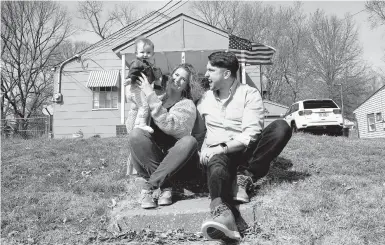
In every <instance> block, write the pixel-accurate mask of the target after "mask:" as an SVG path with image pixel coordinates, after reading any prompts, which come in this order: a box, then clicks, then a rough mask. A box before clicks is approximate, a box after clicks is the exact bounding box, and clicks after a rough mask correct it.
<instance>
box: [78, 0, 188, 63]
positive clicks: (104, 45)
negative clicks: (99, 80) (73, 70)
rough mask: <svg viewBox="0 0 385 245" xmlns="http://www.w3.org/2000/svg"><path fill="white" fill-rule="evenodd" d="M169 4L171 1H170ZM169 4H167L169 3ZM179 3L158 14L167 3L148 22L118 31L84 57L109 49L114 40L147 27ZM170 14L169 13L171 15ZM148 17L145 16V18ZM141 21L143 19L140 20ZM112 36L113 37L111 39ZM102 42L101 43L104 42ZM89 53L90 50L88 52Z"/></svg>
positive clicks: (138, 23)
mask: <svg viewBox="0 0 385 245" xmlns="http://www.w3.org/2000/svg"><path fill="white" fill-rule="evenodd" d="M170 2H171V1H170ZM170 2H169V3H170ZM180 2H181V1H178V2H177V3H176V4H174V5H172V6H171V7H169V8H168V9H166V10H164V11H163V12H160V11H159V10H161V9H163V8H164V7H166V6H167V5H168V4H169V3H167V4H166V5H165V6H163V7H162V8H161V9H159V10H157V11H153V12H155V13H152V15H154V14H155V16H154V17H152V18H151V17H150V18H151V19H149V20H148V21H146V22H144V23H142V24H140V21H138V22H137V23H135V25H132V26H131V25H130V26H128V27H129V28H127V29H124V30H123V29H122V31H120V33H115V34H113V35H111V36H110V38H108V40H107V39H104V40H106V41H105V42H104V43H102V44H101V45H100V46H99V47H95V49H93V50H92V53H88V54H85V55H84V57H88V56H91V55H93V54H94V53H98V52H99V51H101V50H102V49H103V48H105V47H107V46H108V47H109V48H110V44H113V42H114V41H115V40H119V39H120V38H121V36H122V35H130V34H132V33H133V32H134V31H135V30H138V29H139V28H141V27H143V26H145V25H147V24H148V23H150V22H151V21H153V20H155V19H156V18H158V17H159V16H162V15H165V14H164V13H166V12H167V11H169V10H170V9H172V8H173V7H175V6H176V5H178V4H179V3H180ZM173 11H174V10H171V12H173ZM171 12H170V13H171ZM147 16H149V15H146V16H145V17H147ZM142 19H143V18H142ZM112 36H113V37H112ZM104 40H103V41H104ZM90 51H91V50H90Z"/></svg>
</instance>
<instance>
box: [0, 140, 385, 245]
mask: <svg viewBox="0 0 385 245" xmlns="http://www.w3.org/2000/svg"><path fill="white" fill-rule="evenodd" d="M1 147H2V149H1V151H2V156H1V158H2V166H1V178H2V179H1V237H2V244H20V243H21V244H85V243H95V244H96V243H97V244H101V242H97V241H96V240H90V237H95V234H98V235H100V236H102V235H103V232H105V231H106V227H107V225H108V219H109V217H108V211H109V207H108V206H109V205H111V203H112V201H111V200H112V199H115V200H118V199H120V198H123V197H127V196H128V198H132V200H135V198H136V196H137V189H136V188H135V186H134V185H133V184H132V183H131V182H129V181H128V180H127V178H126V177H125V173H126V159H127V147H128V142H127V141H126V139H125V138H107V139H98V138H91V139H86V140H73V139H66V140H64V139H63V140H57V139H55V140H48V139H38V140H27V141H24V140H3V141H2V145H1ZM384 149H385V139H371V140H364V139H357V138H354V137H352V138H344V137H329V136H313V135H308V134H303V133H298V134H296V135H294V136H293V138H292V139H291V141H290V142H289V144H288V146H287V147H286V148H285V150H284V151H283V152H282V154H281V155H280V157H279V158H278V160H277V161H276V162H275V163H274V164H273V165H272V168H271V171H270V173H269V175H268V176H267V177H266V178H265V179H264V180H263V181H261V183H260V185H259V186H258V189H257V192H256V195H255V196H254V197H253V199H252V200H253V202H255V204H256V214H255V215H256V217H257V218H256V220H257V222H256V223H255V224H252V225H251V227H250V229H249V230H248V232H247V234H246V236H245V238H244V239H243V243H244V244H385V179H384V176H385V165H384V164H385V163H384V160H383V159H385V150H384ZM116 242H117V244H119V241H116ZM179 243H181V242H179Z"/></svg>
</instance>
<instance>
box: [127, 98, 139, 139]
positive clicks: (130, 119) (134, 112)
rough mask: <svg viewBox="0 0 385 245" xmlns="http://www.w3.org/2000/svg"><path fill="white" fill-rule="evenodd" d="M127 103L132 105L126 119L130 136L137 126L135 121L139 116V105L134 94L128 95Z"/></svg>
mask: <svg viewBox="0 0 385 245" xmlns="http://www.w3.org/2000/svg"><path fill="white" fill-rule="evenodd" d="M127 103H128V104H129V105H130V110H129V111H128V115H127V119H126V129H127V134H129V133H130V132H131V131H132V129H133V128H134V126H135V120H136V117H137V116H138V105H137V104H136V102H135V101H134V98H133V96H132V94H128V96H127Z"/></svg>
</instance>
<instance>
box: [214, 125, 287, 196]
mask: <svg viewBox="0 0 385 245" xmlns="http://www.w3.org/2000/svg"><path fill="white" fill-rule="evenodd" d="M291 134H292V131H291V128H290V126H289V125H288V124H287V123H286V122H285V121H284V120H276V121H274V122H272V123H271V124H269V125H268V126H267V127H266V128H265V129H264V130H263V131H262V133H261V134H260V135H259V137H258V139H257V140H256V141H255V142H253V143H251V144H250V145H249V147H248V148H247V149H245V150H244V151H242V152H237V153H233V154H227V155H225V154H220V155H214V156H213V157H212V158H211V159H210V161H209V163H208V165H207V181H208V186H209V191H210V197H211V200H214V199H215V198H217V197H220V198H221V199H222V201H224V202H226V203H228V204H232V203H233V197H232V191H231V190H232V184H233V181H234V179H235V177H236V173H237V174H242V175H247V176H250V177H252V179H253V180H254V181H255V180H257V179H259V178H262V177H263V176H265V175H266V174H267V173H268V171H269V168H270V163H271V161H272V160H273V159H274V158H276V157H277V156H278V155H279V154H280V153H281V152H282V150H283V148H284V147H285V146H286V144H287V142H288V141H289V140H290V138H291Z"/></svg>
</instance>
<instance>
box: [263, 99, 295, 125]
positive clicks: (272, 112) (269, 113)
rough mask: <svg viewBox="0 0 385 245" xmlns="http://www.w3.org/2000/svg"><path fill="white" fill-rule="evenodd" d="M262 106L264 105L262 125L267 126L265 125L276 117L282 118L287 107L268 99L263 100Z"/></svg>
mask: <svg viewBox="0 0 385 245" xmlns="http://www.w3.org/2000/svg"><path fill="white" fill-rule="evenodd" d="M263 106H264V107H265V122H264V127H267V125H269V124H270V123H272V122H273V121H275V120H277V119H282V118H283V117H284V115H285V113H286V112H287V110H288V109H289V107H288V106H285V105H281V104H278V103H276V102H273V101H270V100H263Z"/></svg>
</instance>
